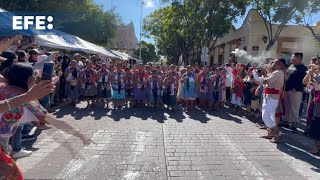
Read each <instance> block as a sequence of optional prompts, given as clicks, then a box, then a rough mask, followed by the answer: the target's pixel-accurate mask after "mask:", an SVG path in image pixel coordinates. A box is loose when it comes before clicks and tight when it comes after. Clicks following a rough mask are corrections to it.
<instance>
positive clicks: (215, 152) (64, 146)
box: [17, 104, 320, 180]
mask: <svg viewBox="0 0 320 180" xmlns="http://www.w3.org/2000/svg"><path fill="white" fill-rule="evenodd" d="M84 106H85V105H84V104H81V105H79V106H78V108H77V109H75V108H72V107H64V108H62V109H61V110H57V111H55V112H54V113H53V116H55V117H56V118H57V119H59V120H60V121H61V123H59V124H57V125H55V127H54V128H52V129H50V130H46V131H43V132H38V131H36V132H35V133H38V134H39V136H38V138H37V140H36V141H35V142H34V143H33V144H32V146H31V144H26V148H27V149H32V150H33V154H32V155H31V156H30V157H27V158H22V159H19V160H18V161H17V163H18V165H19V166H20V167H21V170H22V171H23V174H24V177H25V179H74V180H80V179H89V180H94V179H99V180H100V179H120V180H122V179H123V180H134V179H143V180H147V179H150V180H156V179H164V180H166V179H169V180H176V179H181V180H188V179H214V180H216V179H235V180H240V179H275V180H280V179H290V180H294V179H296V180H303V179H314V180H317V179H320V174H319V172H320V170H319V168H320V161H319V157H318V156H313V155H311V154H309V153H307V152H306V150H308V149H309V148H311V146H312V140H311V139H309V138H307V137H305V136H303V134H302V132H301V133H299V134H293V133H291V132H290V131H288V130H284V129H283V130H282V132H283V133H284V138H283V142H282V143H280V144H279V145H276V144H271V143H270V142H269V141H268V140H265V139H261V138H259V137H260V136H261V135H264V134H265V133H266V131H265V130H260V129H259V127H258V126H257V125H256V124H255V123H253V122H251V121H249V120H247V119H245V118H242V117H238V116H235V115H231V112H228V110H227V109H225V110H220V112H219V113H211V112H203V111H201V110H197V109H196V110H193V111H189V112H182V111H177V112H170V111H167V110H155V111H151V110H149V109H146V108H131V109H129V110H111V111H107V110H103V109H98V108H95V109H93V108H91V109H90V108H89V109H83V108H84ZM72 127H73V128H72Z"/></svg>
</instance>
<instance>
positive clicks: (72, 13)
mask: <svg viewBox="0 0 320 180" xmlns="http://www.w3.org/2000/svg"><path fill="white" fill-rule="evenodd" d="M0 7H1V8H3V9H5V10H7V11H11V12H18V11H22V12H45V13H53V14H54V15H57V16H54V18H55V19H54V23H55V24H54V25H55V28H56V29H58V30H61V31H64V32H66V33H70V34H73V35H76V36H79V37H81V38H83V39H85V40H88V41H90V42H94V43H97V44H100V45H104V46H106V45H108V44H109V42H110V39H111V38H112V37H113V36H114V35H115V30H116V26H117V25H118V23H119V21H120V20H119V18H118V17H117V15H116V14H115V12H114V11H113V10H110V11H107V12H105V11H103V8H102V7H101V6H98V5H96V4H95V3H94V2H93V1H92V0H13V1H5V0H0Z"/></svg>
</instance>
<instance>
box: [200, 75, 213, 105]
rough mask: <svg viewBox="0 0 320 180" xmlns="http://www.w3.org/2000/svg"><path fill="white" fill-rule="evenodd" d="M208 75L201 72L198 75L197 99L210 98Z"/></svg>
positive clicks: (209, 77)
mask: <svg viewBox="0 0 320 180" xmlns="http://www.w3.org/2000/svg"><path fill="white" fill-rule="evenodd" d="M210 79H211V75H210V73H206V74H204V72H203V71H202V72H201V73H200V74H199V92H198V97H199V99H200V100H207V99H208V98H209V97H210V93H211V91H210V90H211V88H210Z"/></svg>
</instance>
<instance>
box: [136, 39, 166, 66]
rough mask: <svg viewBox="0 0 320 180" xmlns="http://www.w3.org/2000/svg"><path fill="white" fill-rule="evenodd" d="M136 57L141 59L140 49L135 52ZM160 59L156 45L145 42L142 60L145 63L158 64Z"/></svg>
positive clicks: (142, 48) (142, 49) (143, 43)
mask: <svg viewBox="0 0 320 180" xmlns="http://www.w3.org/2000/svg"><path fill="white" fill-rule="evenodd" d="M134 56H135V57H136V58H137V59H139V58H140V57H139V56H140V49H137V50H135V51H134ZM159 59H160V57H159V56H158V55H157V52H156V47H155V46H154V44H151V43H147V42H145V41H142V42H141V60H142V61H143V62H144V63H148V62H158V61H159Z"/></svg>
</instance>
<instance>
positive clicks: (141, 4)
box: [139, 1, 144, 62]
mask: <svg viewBox="0 0 320 180" xmlns="http://www.w3.org/2000/svg"><path fill="white" fill-rule="evenodd" d="M143 4H144V1H142V2H141V9H140V10H141V12H140V46H139V48H140V49H139V60H140V62H141V48H142V44H141V42H142V41H141V38H142V7H143Z"/></svg>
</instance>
